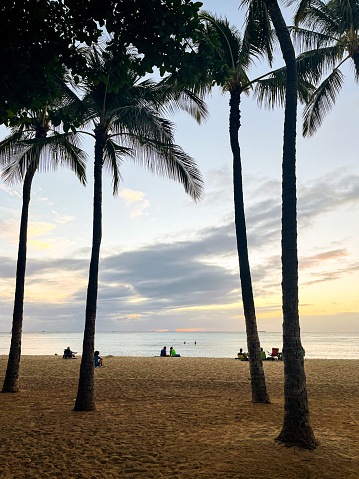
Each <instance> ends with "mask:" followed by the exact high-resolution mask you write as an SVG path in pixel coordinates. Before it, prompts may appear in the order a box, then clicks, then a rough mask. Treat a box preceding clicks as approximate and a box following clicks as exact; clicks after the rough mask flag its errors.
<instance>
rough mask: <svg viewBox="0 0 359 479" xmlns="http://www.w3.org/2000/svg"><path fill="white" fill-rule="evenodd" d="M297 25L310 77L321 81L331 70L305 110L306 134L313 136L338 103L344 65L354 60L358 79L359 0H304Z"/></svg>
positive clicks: (297, 14)
mask: <svg viewBox="0 0 359 479" xmlns="http://www.w3.org/2000/svg"><path fill="white" fill-rule="evenodd" d="M295 25H296V28H295V29H293V35H294V37H295V39H296V40H299V42H300V45H301V47H302V48H304V49H305V50H306V51H304V52H303V53H302V54H301V55H300V57H301V59H302V62H301V63H302V64H303V70H304V71H305V70H306V72H307V75H308V78H311V81H313V82H319V80H320V79H321V78H322V76H323V75H324V74H327V73H329V74H328V76H327V77H326V78H325V79H324V80H323V81H321V83H320V84H319V85H318V86H317V89H316V90H315V91H314V92H313V93H312V94H311V96H310V98H309V101H308V104H307V106H306V108H305V110H304V112H303V119H304V121H303V135H304V136H307V135H308V136H310V135H312V134H313V133H315V132H316V131H317V129H318V128H319V127H320V126H321V124H322V122H323V119H324V117H325V115H326V114H327V113H328V112H329V111H330V110H331V108H332V107H333V106H334V104H335V101H336V98H337V96H338V94H339V92H340V90H341V88H342V85H343V83H344V74H343V73H342V71H341V67H342V65H344V64H347V63H350V64H352V66H353V71H354V77H355V80H356V81H358V79H359V1H358V0H354V1H344V0H330V1H328V2H324V1H321V0H310V1H308V0H301V1H300V3H299V6H298V9H297V13H296V15H295ZM299 25H302V26H303V27H304V28H299Z"/></svg>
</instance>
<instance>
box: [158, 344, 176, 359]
mask: <svg viewBox="0 0 359 479" xmlns="http://www.w3.org/2000/svg"><path fill="white" fill-rule="evenodd" d="M160 356H161V358H165V357H175V358H178V357H180V355H179V354H177V353H176V351H175V350H174V349H173V347H172V346H171V347H170V353H169V354H167V348H166V346H163V348H162V349H161V354H160Z"/></svg>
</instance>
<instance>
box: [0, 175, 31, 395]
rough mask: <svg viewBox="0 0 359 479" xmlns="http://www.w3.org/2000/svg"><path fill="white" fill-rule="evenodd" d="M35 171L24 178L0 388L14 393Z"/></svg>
mask: <svg viewBox="0 0 359 479" xmlns="http://www.w3.org/2000/svg"><path fill="white" fill-rule="evenodd" d="M35 171H36V168H35V167H29V169H28V170H27V172H26V175H25V179H24V186H23V194H22V212H21V222H20V235H19V248H18V253H17V266H16V286H15V300H14V310H13V317H12V330H11V345H10V353H9V359H8V363H7V369H6V375H5V380H4V384H3V388H2V392H3V393H15V392H18V391H19V383H18V378H19V369H20V357H21V336H22V320H23V311H24V288H25V270H26V249H27V223H28V217H29V204H30V194H31V184H32V180H33V178H34V175H35Z"/></svg>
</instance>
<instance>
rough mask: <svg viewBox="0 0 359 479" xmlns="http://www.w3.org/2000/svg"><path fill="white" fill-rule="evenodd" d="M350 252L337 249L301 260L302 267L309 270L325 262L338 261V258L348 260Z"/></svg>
mask: <svg viewBox="0 0 359 479" xmlns="http://www.w3.org/2000/svg"><path fill="white" fill-rule="evenodd" d="M347 256H348V252H347V250H346V249H345V248H343V249H336V250H332V251H324V252H323V253H318V254H316V255H314V256H307V257H304V258H301V259H300V266H301V267H302V268H309V267H312V266H317V265H319V264H321V263H323V262H324V261H330V260H333V259H334V260H337V259H338V258H346V257H347Z"/></svg>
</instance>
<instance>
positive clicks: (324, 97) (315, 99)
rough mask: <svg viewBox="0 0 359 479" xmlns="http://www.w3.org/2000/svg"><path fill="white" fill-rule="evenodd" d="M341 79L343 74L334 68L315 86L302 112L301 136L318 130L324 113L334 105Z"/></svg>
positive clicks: (341, 83)
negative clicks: (315, 88)
mask: <svg viewBox="0 0 359 479" xmlns="http://www.w3.org/2000/svg"><path fill="white" fill-rule="evenodd" d="M343 81H344V75H343V74H342V72H341V71H340V70H339V69H335V70H334V71H333V72H332V73H331V74H330V75H329V76H328V78H326V79H325V80H324V81H323V82H322V84H321V85H320V86H319V87H318V88H317V90H316V91H315V93H314V94H313V96H312V97H311V99H310V101H309V102H308V104H307V106H306V107H305V109H304V112H303V119H304V121H303V136H311V135H313V134H314V133H315V132H316V131H317V130H318V128H319V127H320V125H321V124H322V122H323V119H324V117H325V115H326V114H327V113H328V112H329V111H330V110H331V109H332V107H333V106H334V103H335V100H336V98H337V96H338V94H339V92H340V90H341V87H342V85H343Z"/></svg>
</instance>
